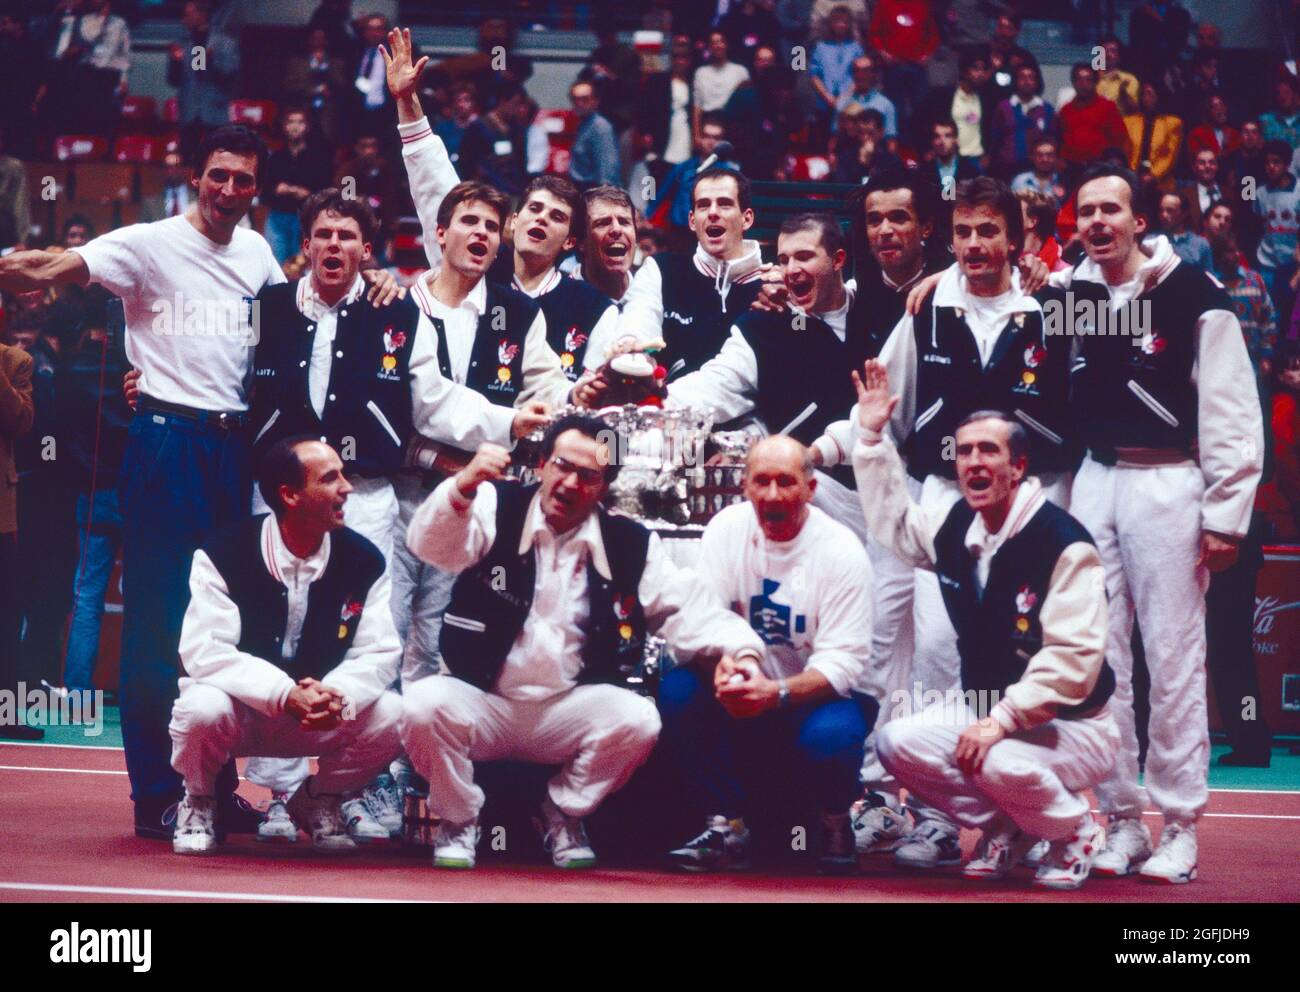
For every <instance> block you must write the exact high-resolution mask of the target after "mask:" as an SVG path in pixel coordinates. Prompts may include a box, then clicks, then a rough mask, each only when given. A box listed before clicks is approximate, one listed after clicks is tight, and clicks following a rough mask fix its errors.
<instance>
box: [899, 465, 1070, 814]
mask: <svg viewBox="0 0 1300 992" xmlns="http://www.w3.org/2000/svg"><path fill="white" fill-rule="evenodd" d="M1039 482H1040V483H1041V484H1042V486H1043V491H1044V493H1045V494H1046V496H1047V498H1048V499H1050V500H1051V501H1052V502H1053V503H1055V504H1056V505H1057V506H1060V507H1062V508H1065V509H1068V508H1069V505H1070V477H1069V475H1057V474H1051V475H1047V476H1039ZM907 487H908V493H909V495H910V496H911V497H912V499H913V500H915V501H916V502H917V503H919V504H920V505H921V506H922V507H923V508H924V509H925V511H926V512H927V514H929V515H930V516H931V517H932V518H934V519H942V517H943V515H944V514H946V513H947V512H948V511H949V510H951V509H952V508H953V506H954V505H955V504H956V503H957V501H958V500H959V499H961V498H962V496H961V489H960V488H959V487H958V485H957V483H956V482H955V481H953V480H950V479H945V478H943V476H939V475H929V476H926V479H925V483H924V484H921V483H918V482H917V481H916V480H915V479H913V478H912V477H911V476H910V475H909V476H908V477H907ZM913 581H914V583H915V587H914V593H913V602H912V623H913V626H914V630H915V638H916V651H915V655H914V657H913V661H912V670H911V675H910V678H906V679H905V680H904V684H903V686H902V688H903V689H904V690H905V691H907V692H908V694H909V696H910V699H911V701H912V705H913V708H912V712H913V713H915V712H917V711H918V710H920V709H921V706H922V700H923V699H924V698H925V694H926V693H927V692H931V693H933V692H936V691H937V692H943V693H947V692H948V691H950V690H953V689H956V690H960V689H961V659H960V658H959V657H958V655H957V631H956V630H955V629H954V628H953V625H952V620H951V619H949V617H948V607H947V606H946V605H945V604H944V601H943V593H941V592H940V591H939V577H938V576H937V575H936V574H935V573H934V572H930V571H927V570H925V569H921V568H918V569H916V570H915V571H914V573H913ZM892 708H893V707H889V709H892ZM881 709H882V710H884V709H885V707H883V706H882V707H881ZM908 806H909V808H910V809H911V810H912V813H913V814H914V815H915V817H916V818H917V820H918V821H919V820H932V819H937V818H938V819H945V820H946V818H944V817H936V816H935V813H936V812H937V811H936V810H934V809H931V808H927V806H926V805H925V803H924V802H917V801H913V800H909V801H908Z"/></svg>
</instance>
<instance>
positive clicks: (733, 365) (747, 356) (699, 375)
mask: <svg viewBox="0 0 1300 992" xmlns="http://www.w3.org/2000/svg"><path fill="white" fill-rule="evenodd" d="M757 394H758V359H757V358H756V357H755V355H754V349H753V348H751V347H750V346H749V342H748V341H746V340H745V337H744V335H743V334H741V333H740V329H739V328H736V327H732V329H731V333H730V334H729V335H728V336H727V340H726V341H724V342H723V344H722V347H721V349H719V351H718V353H717V354H716V355H714V356H713V357H712V358H710V359H709V360H708V361H707V362H705V363H704V365H703V366H701V367H700V368H699V369H698V370H697V371H695V372H691V373H689V374H688V375H684V376H682V377H681V378H680V379H678V380H677V381H676V382H674V383H672V385H670V386H669V387H668V400H669V403H670V404H672V405H673V406H691V407H700V408H703V409H706V410H712V411H713V419H714V422H715V423H722V422H723V421H727V420H735V419H736V418H737V417H743V416H744V415H745V414H747V413H750V412H752V411H753V409H754V397H755V396H756V395H757ZM766 426H767V428H768V430H769V431H775V430H779V429H780V428H781V427H784V426H785V425H784V424H767V425H766Z"/></svg>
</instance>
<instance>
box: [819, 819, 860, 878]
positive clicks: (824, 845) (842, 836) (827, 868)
mask: <svg viewBox="0 0 1300 992" xmlns="http://www.w3.org/2000/svg"><path fill="white" fill-rule="evenodd" d="M820 843H821V847H820V850H819V852H818V858H817V870H818V871H819V872H820V873H821V874H823V875H848V874H850V873H852V872H854V871H856V870H857V867H858V852H857V845H856V844H855V842H854V838H853V827H852V826H851V825H850V823H849V814H848V813H823V814H822V830H821V842H820Z"/></svg>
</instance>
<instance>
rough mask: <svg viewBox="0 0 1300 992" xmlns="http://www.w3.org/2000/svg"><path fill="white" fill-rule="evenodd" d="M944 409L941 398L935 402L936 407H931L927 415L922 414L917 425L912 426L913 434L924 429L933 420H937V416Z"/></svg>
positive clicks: (917, 419) (917, 420)
mask: <svg viewBox="0 0 1300 992" xmlns="http://www.w3.org/2000/svg"><path fill="white" fill-rule="evenodd" d="M942 408H943V398H942V397H940V398H939V399H937V400H935V401H934V405H933V406H931V407H930V409H928V410H926V411H925V413H923V414H921V415H920V416H919V417H917V418H916V423H914V424H913V425H912V431H913V432H916V431H919V430H920V429H921V428H922V427H924V426H925V425H926V424H928V423H929V422H930V421H931V420H933V419H934V418H935V415H936V414H937V413H938V412H939V411H940V410H941V409H942Z"/></svg>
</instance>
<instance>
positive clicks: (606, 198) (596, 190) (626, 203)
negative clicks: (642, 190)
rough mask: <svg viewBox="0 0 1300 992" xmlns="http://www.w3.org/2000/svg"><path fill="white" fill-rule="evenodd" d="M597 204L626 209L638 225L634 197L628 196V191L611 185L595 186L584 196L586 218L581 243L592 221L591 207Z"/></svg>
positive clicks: (583, 203)
mask: <svg viewBox="0 0 1300 992" xmlns="http://www.w3.org/2000/svg"><path fill="white" fill-rule="evenodd" d="M597 202H600V203H615V204H617V205H618V206H620V207H624V208H626V210H627V212H628V213H629V214H631V215H632V223H633V224H635V223H636V206H635V205H634V204H633V203H632V197H631V196H629V195H628V192H627V190H625V189H624V188H623V187H622V186H614V185H613V184H611V183H604V184H602V185H600V186H593V187H592V188H591V189H589V190H587V191H586V192H585V193H583V194H582V205H583V214H584V218H583V227H582V231H581V236H580V237H579V239H578V240H579V241H582V240H585V239H586V237H587V223H588V222H589V221H590V220H591V205H592V204H593V203H597Z"/></svg>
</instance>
